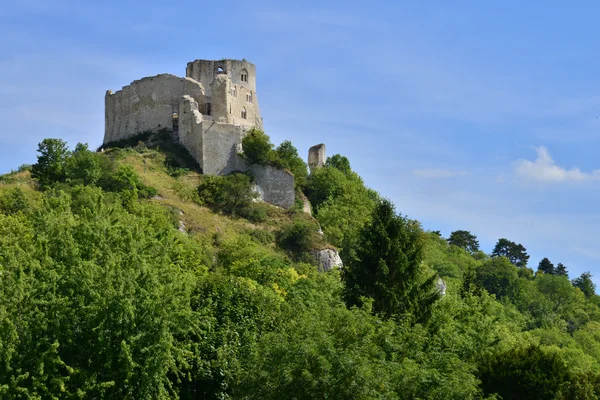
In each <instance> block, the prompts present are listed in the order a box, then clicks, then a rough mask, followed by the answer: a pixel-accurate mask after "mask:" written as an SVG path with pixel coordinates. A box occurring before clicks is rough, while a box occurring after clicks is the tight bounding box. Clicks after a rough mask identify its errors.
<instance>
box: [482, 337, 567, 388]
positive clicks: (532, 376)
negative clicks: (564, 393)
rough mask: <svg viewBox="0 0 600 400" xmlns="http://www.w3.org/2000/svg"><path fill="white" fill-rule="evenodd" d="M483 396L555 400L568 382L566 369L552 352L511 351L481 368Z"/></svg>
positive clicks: (533, 347)
mask: <svg viewBox="0 0 600 400" xmlns="http://www.w3.org/2000/svg"><path fill="white" fill-rule="evenodd" d="M480 374H481V386H482V387H483V390H484V392H485V394H486V395H492V394H498V395H500V396H502V398H503V399H532V400H533V399H535V400H545V399H548V400H550V399H556V398H560V397H557V394H558V393H559V392H560V390H561V388H562V387H564V385H565V383H568V382H569V380H570V374H569V369H568V367H567V365H566V364H565V362H564V361H563V360H562V359H561V358H560V356H559V355H557V354H556V353H554V354H552V353H549V352H546V351H544V350H543V349H542V348H540V347H539V346H530V347H523V348H516V349H512V350H510V351H508V352H506V353H501V354H498V355H496V356H494V357H491V358H489V359H488V360H487V361H486V362H485V363H484V364H483V365H482V366H481V367H480Z"/></svg>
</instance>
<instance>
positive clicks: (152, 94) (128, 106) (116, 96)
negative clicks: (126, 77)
mask: <svg viewBox="0 0 600 400" xmlns="http://www.w3.org/2000/svg"><path fill="white" fill-rule="evenodd" d="M184 95H188V96H190V97H191V98H192V99H194V101H196V102H197V103H199V104H202V103H204V101H205V95H204V88H203V87H202V85H201V84H200V83H198V82H196V81H194V80H193V79H190V78H179V77H177V76H175V75H170V74H162V75H157V76H152V77H148V78H143V79H141V80H138V81H134V82H132V83H131V84H130V85H128V86H125V87H123V89H122V90H119V91H117V92H116V93H112V92H111V91H108V92H106V96H105V130H104V142H103V143H108V142H112V141H116V140H121V139H126V138H129V137H132V136H135V135H137V134H139V133H142V132H146V131H151V132H158V131H160V130H162V129H165V128H166V129H169V130H172V129H173V114H174V113H178V112H179V102H180V100H181V98H182V96H184Z"/></svg>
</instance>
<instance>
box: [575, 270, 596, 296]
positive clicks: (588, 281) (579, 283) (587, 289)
mask: <svg viewBox="0 0 600 400" xmlns="http://www.w3.org/2000/svg"><path fill="white" fill-rule="evenodd" d="M572 283H573V286H575V287H576V288H579V289H580V290H581V291H582V292H583V294H585V296H586V297H592V296H593V295H595V294H596V284H595V283H594V282H592V274H591V273H590V272H589V271H586V272H584V273H583V274H581V275H580V276H579V278H575V279H573V282H572Z"/></svg>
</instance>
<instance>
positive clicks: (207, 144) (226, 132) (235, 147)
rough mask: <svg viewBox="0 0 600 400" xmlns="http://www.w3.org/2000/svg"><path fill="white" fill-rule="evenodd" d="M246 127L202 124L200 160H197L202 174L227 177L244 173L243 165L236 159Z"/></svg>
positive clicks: (213, 123) (214, 123)
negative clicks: (230, 174) (235, 172)
mask: <svg viewBox="0 0 600 400" xmlns="http://www.w3.org/2000/svg"><path fill="white" fill-rule="evenodd" d="M245 132H246V127H243V126H237V125H231V124H222V123H219V122H216V121H204V122H203V123H202V159H201V160H198V162H199V163H200V167H201V168H202V173H204V174H206V175H227V174H229V173H231V172H233V171H244V170H245V168H246V165H245V163H244V162H243V161H242V160H241V159H240V157H238V155H237V154H238V153H239V152H240V151H241V150H242V138H243V137H244V134H245Z"/></svg>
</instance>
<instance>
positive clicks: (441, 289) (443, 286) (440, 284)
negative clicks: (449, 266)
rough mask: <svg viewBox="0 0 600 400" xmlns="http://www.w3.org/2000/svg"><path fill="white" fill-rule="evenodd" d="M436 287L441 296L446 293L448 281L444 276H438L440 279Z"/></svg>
mask: <svg viewBox="0 0 600 400" xmlns="http://www.w3.org/2000/svg"><path fill="white" fill-rule="evenodd" d="M435 288H436V289H437V291H438V293H439V294H440V296H445V295H446V282H444V280H443V279H442V278H440V277H438V279H437V281H436V283H435Z"/></svg>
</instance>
